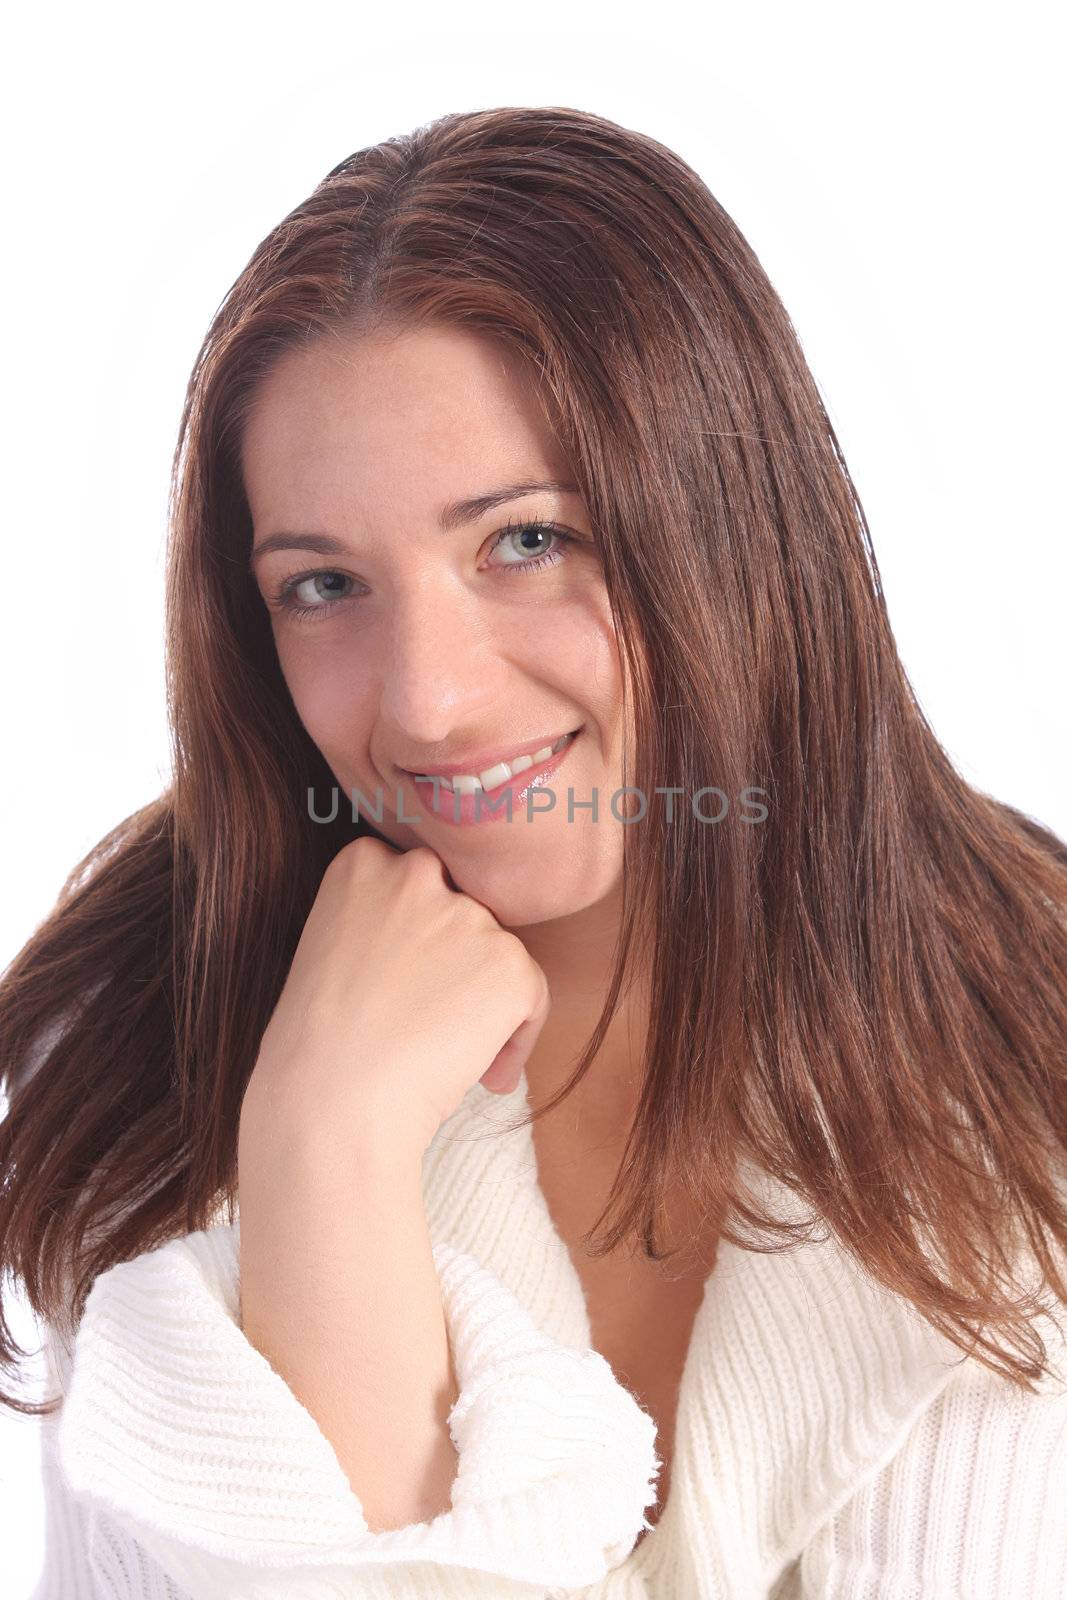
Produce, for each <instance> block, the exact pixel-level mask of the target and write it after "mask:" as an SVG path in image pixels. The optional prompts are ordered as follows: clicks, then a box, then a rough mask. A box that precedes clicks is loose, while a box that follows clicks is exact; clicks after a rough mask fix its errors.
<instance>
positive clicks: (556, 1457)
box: [56, 1221, 659, 1600]
mask: <svg viewBox="0 0 1067 1600" xmlns="http://www.w3.org/2000/svg"><path fill="white" fill-rule="evenodd" d="M239 1227H240V1223H239V1221H238V1222H236V1223H232V1224H225V1223H224V1224H219V1225H217V1226H215V1227H212V1228H209V1229H207V1230H205V1231H203V1232H200V1233H195V1234H190V1235H188V1236H186V1237H185V1238H182V1239H177V1240H173V1241H171V1242H170V1243H168V1244H166V1245H163V1246H162V1247H160V1248H159V1249H157V1250H153V1251H149V1252H147V1253H146V1254H144V1255H142V1256H139V1257H138V1258H136V1259H135V1260H133V1261H129V1262H123V1263H120V1264H118V1265H116V1266H114V1267H112V1268H110V1269H109V1270H108V1271H107V1272H104V1273H102V1274H101V1276H100V1277H99V1278H98V1279H97V1280H96V1282H95V1283H94V1285H93V1288H92V1290H91V1292H90V1295H89V1298H88V1300H87V1303H86V1306H85V1311H84V1314H83V1317H82V1320H81V1322H80V1324H79V1327H78V1330H77V1335H76V1339H75V1344H74V1350H73V1367H72V1371H71V1375H70V1381H69V1385H68V1389H67V1393H66V1397H65V1401H64V1404H63V1407H62V1411H61V1413H60V1416H59V1421H58V1426H57V1429H56V1453H57V1461H58V1465H59V1469H60V1471H61V1473H62V1475H63V1478H64V1479H65V1482H66V1484H67V1485H68V1486H69V1489H70V1490H71V1491H72V1493H73V1495H74V1497H75V1499H76V1501H77V1502H78V1504H79V1506H80V1508H81V1510H82V1512H83V1513H84V1514H85V1515H86V1516H89V1517H91V1516H92V1515H93V1514H94V1513H95V1514H97V1516H98V1518H99V1526H101V1527H113V1528H115V1529H118V1530H121V1531H122V1532H123V1533H124V1534H126V1535H127V1536H129V1537H130V1538H131V1539H133V1540H134V1541H136V1547H137V1548H138V1549H139V1550H143V1551H144V1552H147V1554H148V1555H149V1556H150V1557H152V1558H153V1560H154V1561H155V1562H157V1563H158V1565H159V1567H160V1569H161V1570H162V1572H164V1573H165V1574H167V1575H168V1576H169V1578H170V1579H172V1580H173V1582H175V1583H176V1584H178V1585H180V1586H181V1588H182V1589H183V1590H184V1591H185V1593H186V1594H188V1595H189V1596H190V1597H191V1600H224V1597H225V1600H268V1597H274V1596H285V1597H287V1600H327V1597H329V1600H344V1597H348V1596H352V1597H355V1596H359V1597H360V1600H374V1597H381V1600H386V1597H400V1596H404V1597H408V1596H411V1597H415V1596H427V1597H428V1596H430V1595H433V1596H444V1595H450V1596H452V1595H454V1596H456V1597H464V1600H466V1597H471V1600H473V1597H476V1596H477V1597H479V1600H489V1597H493V1600H505V1597H509V1596H516V1597H517V1596H520V1595H527V1594H529V1595H531V1596H532V1595H537V1596H538V1597H539V1600H540V1597H543V1595H544V1592H545V1589H546V1587H547V1586H558V1587H562V1588H564V1589H568V1588H577V1587H580V1586H583V1585H587V1584H592V1583H595V1582H597V1581H598V1580H599V1579H601V1578H602V1577H603V1576H604V1575H605V1573H606V1572H608V1571H609V1570H610V1569H611V1568H612V1567H613V1566H615V1565H616V1564H618V1563H620V1562H622V1561H623V1560H624V1559H625V1557H626V1555H627V1553H628V1552H629V1551H630V1549H631V1548H632V1547H633V1545H634V1543H635V1541H636V1539H637V1536H638V1534H639V1532H640V1531H641V1529H642V1528H643V1527H645V1526H646V1522H645V1516H644V1513H645V1511H646V1509H647V1508H649V1507H650V1506H651V1505H652V1504H653V1503H654V1501H655V1488H654V1485H655V1479H656V1476H657V1474H658V1471H659V1461H658V1458H657V1456H656V1452H655V1426H654V1423H653V1421H652V1419H651V1417H649V1416H648V1415H647V1414H646V1413H645V1412H644V1411H643V1410H642V1409H641V1407H640V1406H639V1405H638V1404H637V1402H636V1400H635V1399H634V1398H633V1396H632V1395H631V1394H630V1393H629V1392H628V1391H627V1390H626V1389H625V1388H624V1387H623V1386H622V1385H621V1384H620V1383H619V1382H618V1381H617V1380H616V1378H615V1377H614V1375H613V1373H612V1371H611V1368H610V1367H609V1366H608V1364H607V1362H606V1361H605V1360H604V1359H603V1358H602V1357H601V1356H600V1355H599V1354H597V1353H596V1352H595V1351H593V1350H589V1349H587V1350H575V1349H572V1348H569V1347H566V1346H564V1345H563V1344H561V1343H559V1342H557V1341H556V1340H554V1339H553V1338H551V1337H550V1336H548V1335H547V1334H545V1333H544V1332H542V1331H541V1330H540V1329H539V1328H538V1327H537V1326H536V1325H535V1324H534V1322H533V1321H532V1319H531V1318H530V1316H529V1314H528V1313H527V1312H526V1310H525V1309H524V1308H523V1306H522V1305H521V1304H520V1302H519V1301H518V1300H517V1299H516V1298H515V1297H514V1295H513V1294H512V1293H511V1292H510V1291H509V1290H508V1289H507V1288H505V1286H504V1285H503V1284H502V1283H501V1282H500V1281H499V1279H498V1278H497V1277H496V1276H495V1275H494V1274H493V1273H491V1272H490V1271H488V1270H487V1269H486V1268H485V1267H483V1266H482V1265H481V1264H480V1263H479V1262H478V1261H477V1260H476V1259H474V1258H473V1257H472V1256H470V1255H468V1254H467V1253H466V1252H463V1251H460V1250H458V1249H456V1248H455V1247H454V1246H452V1245H451V1244H446V1243H439V1244H437V1245H435V1246H434V1251H433V1255H434V1262H435V1265H436V1267H437V1270H438V1274H439V1278H440V1282H441V1290H442V1302H443V1306H444V1312H445V1318H446V1324H447V1328H448V1333H449V1339H450V1342H451V1346H452V1354H453V1362H454V1365H455V1371H456V1379H457V1385H458V1390H459V1393H458V1398H457V1401H456V1403H455V1405H454V1407H453V1409H452V1412H451V1414H450V1416H449V1428H450V1431H451V1434H452V1438H453V1441H454V1443H455V1446H456V1450H457V1457H458V1474H457V1478H456V1481H455V1483H454V1485H453V1488H452V1496H451V1500H452V1505H451V1509H450V1510H449V1511H447V1512H444V1513H442V1514H441V1515H440V1516H439V1517H437V1518H435V1519H434V1520H433V1521H432V1522H427V1523H419V1524H413V1525H411V1526H409V1527H406V1528H401V1529H396V1530H389V1531H386V1532H380V1533H372V1532H371V1531H369V1529H368V1527H367V1523H366V1519H365V1518H364V1515H363V1511H362V1508H361V1505H360V1501H359V1498H358V1494H357V1493H356V1489H358V1485H357V1486H355V1489H354V1488H353V1486H352V1485H350V1484H349V1482H348V1479H347V1478H346V1476H345V1474H344V1472H343V1470H342V1468H341V1466H340V1463H339V1462H338V1459H337V1456H336V1454H335V1452H334V1450H333V1447H332V1446H331V1444H330V1443H329V1441H328V1440H327V1438H326V1437H325V1435H324V1434H323V1433H322V1431H321V1429H320V1428H319V1426H318V1424H317V1423H316V1421H315V1419H314V1418H313V1417H312V1416H311V1414H310V1413H309V1412H308V1411H307V1410H306V1409H305V1408H304V1406H303V1405H302V1404H301V1403H300V1402H299V1401H298V1400H297V1399H296V1397H295V1395H294V1394H293V1393H292V1391H291V1390H290V1389H289V1387H288V1386H287V1384H286V1383H285V1382H284V1380H283V1379H282V1378H281V1377H280V1376H279V1374H278V1373H276V1372H275V1371H274V1370H273V1368H272V1367H271V1366H270V1364H269V1362H268V1361H267V1360H266V1359H265V1357H264V1356H262V1355H261V1354H260V1352H259V1351H258V1350H256V1349H255V1347H254V1346H253V1345H252V1344H251V1343H250V1342H249V1341H248V1340H247V1339H246V1338H245V1336H244V1334H243V1332H242V1331H241V1328H240V1326H239V1321H238V1304H239V1283H238V1275H239V1232H238V1230H239ZM102 1592H103V1591H102ZM107 1592H108V1593H111V1592H112V1591H111V1590H108V1591H107ZM116 1592H117V1591H116ZM134 1592H136V1591H134Z"/></svg>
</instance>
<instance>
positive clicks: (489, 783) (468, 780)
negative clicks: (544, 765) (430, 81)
mask: <svg viewBox="0 0 1067 1600" xmlns="http://www.w3.org/2000/svg"><path fill="white" fill-rule="evenodd" d="M570 737H571V736H570V734H569V733H564V734H561V736H560V737H559V738H558V739H557V740H556V742H555V744H546V745H545V747H544V749H543V750H535V751H534V753H533V755H532V756H516V757H515V759H514V761H510V762H509V761H498V762H497V764H496V766H495V767H487V768H486V769H485V771H484V772H478V773H466V772H459V773H457V774H456V776H455V777H454V778H438V780H437V781H438V783H439V784H440V785H441V787H442V788H444V789H451V790H453V792H454V793H456V794H476V793H477V792H478V790H479V789H481V790H483V791H484V790H488V789H496V788H498V787H499V786H500V784H502V783H506V782H507V781H508V779H509V778H513V777H514V776H515V774H516V773H518V772H525V771H526V770H527V768H529V767H532V766H535V765H536V764H537V762H539V761H547V760H548V758H549V756H554V755H555V754H556V753H557V752H558V751H560V750H562V749H563V747H564V745H566V744H567V743H569V741H570ZM422 781H423V782H424V783H430V782H432V781H433V780H432V779H431V778H430V777H428V776H426V777H423V779H422Z"/></svg>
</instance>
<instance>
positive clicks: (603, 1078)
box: [514, 884, 648, 1147]
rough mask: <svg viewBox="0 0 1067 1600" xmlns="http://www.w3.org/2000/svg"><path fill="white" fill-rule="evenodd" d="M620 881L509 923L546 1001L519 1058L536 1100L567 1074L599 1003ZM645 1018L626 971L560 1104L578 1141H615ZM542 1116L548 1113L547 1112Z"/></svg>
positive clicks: (632, 1094)
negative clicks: (518, 924)
mask: <svg viewBox="0 0 1067 1600" xmlns="http://www.w3.org/2000/svg"><path fill="white" fill-rule="evenodd" d="M621 904H622V888H621V884H620V885H619V886H618V888H617V889H616V890H614V891H613V892H612V894H611V895H610V896H608V897H606V898H605V899H603V900H599V901H597V902H596V904H595V905H592V906H588V907H586V908H585V909H584V910H582V911H579V912H576V913H575V914H574V915H573V916H570V917H560V918H557V919H555V920H553V921H551V922H542V923H535V924H533V925H531V926H528V927H525V928H519V929H516V930H514V931H515V933H516V935H517V937H519V938H520V939H521V940H522V942H523V943H524V944H525V946H526V948H527V950H528V951H529V952H530V955H531V956H532V957H533V958H534V960H535V961H536V962H537V964H538V965H539V966H540V967H541V969H542V970H543V972H544V974H545V977H546V978H547V979H548V986H549V993H550V997H551V1008H550V1011H549V1014H548V1018H547V1020H546V1022H545V1024H544V1027H543V1028H542V1029H541V1032H540V1034H539V1035H538V1038H537V1043H536V1044H535V1046H534V1048H533V1050H532V1052H531V1054H530V1056H529V1058H528V1060H527V1063H526V1081H527V1085H528V1088H529V1093H530V1104H531V1106H533V1107H534V1108H536V1107H537V1106H539V1105H542V1104H543V1103H544V1102H545V1101H547V1100H548V1099H550V1098H551V1096H552V1095H553V1094H555V1092H556V1091H557V1090H558V1089H559V1088H560V1087H561V1086H562V1085H563V1084H564V1083H565V1082H566V1081H567V1079H568V1078H569V1077H570V1076H571V1074H572V1073H573V1071H574V1068H575V1066H576V1065H577V1063H578V1059H579V1056H580V1055H581V1052H582V1050H583V1049H584V1048H585V1045H586V1044H587V1043H588V1041H589V1039H590V1037H591V1036H592V1033H593V1029H594V1028H595V1026H596V1024H597V1021H598V1020H599V1017H600V1014H601V1012H602V1011H603V1009H604V1002H605V1000H606V998H607V993H608V986H609V983H610V980H611V972H612V966H613V961H614V955H615V946H616V942H617V939H618V934H619V927H620V917H621ZM647 1026H648V999H647V982H646V977H645V974H644V973H643V972H642V973H641V974H640V975H639V976H638V977H637V979H636V980H635V979H634V978H633V977H631V978H630V979H629V983H628V987H627V988H626V989H624V990H623V992H622V994H621V995H620V997H619V1004H618V1007H617V1009H616V1012H615V1015H614V1016H613V1017H612V1019H611V1023H610V1024H609V1027H608V1031H607V1033H606V1035H605V1037H604V1040H603V1042H602V1044H601V1046H600V1049H599V1050H598V1052H597V1055H596V1057H595V1059H594V1061H593V1063H592V1065H591V1066H590V1068H589V1070H588V1072H587V1074H586V1076H585V1077H584V1078H583V1080H582V1082H581V1084H580V1085H579V1086H578V1088H577V1089H576V1090H575V1091H574V1093H573V1094H572V1095H571V1096H570V1097H569V1098H568V1100H567V1101H566V1103H565V1106H562V1107H560V1108H559V1109H560V1112H561V1113H562V1114H564V1115H566V1116H567V1117H569V1119H570V1120H571V1121H574V1122H575V1132H576V1136H577V1137H578V1138H579V1139H580V1141H581V1142H582V1143H585V1142H586V1140H587V1139H588V1140H590V1141H595V1142H596V1143H597V1145H598V1147H603V1145H604V1144H605V1143H608V1144H611V1145H615V1144H618V1145H619V1146H620V1147H621V1143H622V1142H624V1141H625V1137H626V1134H627V1133H628V1131H629V1127H630V1123H631V1121H632V1117H633V1113H634V1111H635V1109H636V1106H637V1099H638V1096H639V1093H640V1087H641V1077H642V1068H643V1049H644V1042H645V1036H646V1032H647ZM546 1120H548V1119H546Z"/></svg>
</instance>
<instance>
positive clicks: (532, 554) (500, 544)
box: [493, 522, 578, 572]
mask: <svg viewBox="0 0 1067 1600" xmlns="http://www.w3.org/2000/svg"><path fill="white" fill-rule="evenodd" d="M526 539H537V540H540V544H541V546H543V545H544V544H545V541H546V540H547V539H552V540H553V541H554V543H553V544H552V545H551V546H550V547H549V549H547V550H544V549H543V548H531V547H530V546H529V545H524V544H523V543H521V541H523V540H526ZM577 542H578V541H577V539H575V538H574V536H573V534H569V533H564V531H563V529H562V528H557V527H556V525H555V523H553V522H509V523H508V525H507V527H506V528H502V529H501V531H500V533H499V534H498V535H497V538H496V540H495V541H494V543H493V549H494V550H500V549H506V550H509V551H510V553H511V554H512V555H517V556H518V559H517V560H515V561H505V562H503V563H502V565H503V566H504V567H506V568H508V569H510V570H511V571H514V572H530V571H535V572H536V571H537V570H538V569H539V568H541V567H549V566H555V564H556V562H557V561H562V560H563V559H564V554H563V549H562V548H561V546H565V545H568V544H577Z"/></svg>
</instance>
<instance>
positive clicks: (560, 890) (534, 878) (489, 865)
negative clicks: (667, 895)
mask: <svg viewBox="0 0 1067 1600" xmlns="http://www.w3.org/2000/svg"><path fill="white" fill-rule="evenodd" d="M446 866H447V868H448V874H449V877H450V878H451V879H452V881H453V883H454V884H455V886H456V888H457V889H459V890H461V891H462V893H463V894H469V895H470V897H471V899H472V900H478V901H480V902H481V904H482V905H484V906H485V907H487V909H488V910H490V911H491V912H492V913H493V915H494V917H495V918H496V919H497V921H498V922H499V923H500V925H501V926H502V927H504V928H528V927H534V926H535V925H536V924H537V923H541V922H555V921H557V920H558V919H559V918H561V917H572V916H575V915H576V914H577V913H578V912H580V911H585V910H586V909H587V908H588V907H589V906H591V905H595V904H596V903H597V901H599V900H603V899H604V898H605V896H607V895H609V894H610V893H611V892H612V890H613V889H614V888H615V886H616V883H617V881H618V876H619V872H620V870H621V868H620V866H619V865H617V864H609V863H607V862H590V863H588V865H585V866H580V865H579V864H578V863H575V862H573V861H571V860H569V859H567V858H564V859H562V860H561V861H560V863H559V868H558V871H556V872H555V873H552V874H547V873H546V872H545V870H544V868H543V867H541V868H540V870H538V869H537V868H536V867H533V866H531V867H530V868H529V869H528V870H522V869H519V870H518V871H516V870H515V866H514V863H513V862H510V861H503V860H497V861H492V862H489V861H485V862H480V861H475V860H472V859H470V858H469V857H468V858H467V859H466V860H462V861H456V862H455V863H453V862H451V861H448V862H446Z"/></svg>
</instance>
